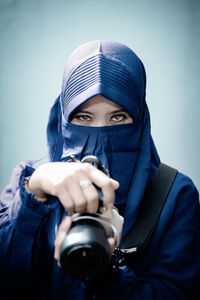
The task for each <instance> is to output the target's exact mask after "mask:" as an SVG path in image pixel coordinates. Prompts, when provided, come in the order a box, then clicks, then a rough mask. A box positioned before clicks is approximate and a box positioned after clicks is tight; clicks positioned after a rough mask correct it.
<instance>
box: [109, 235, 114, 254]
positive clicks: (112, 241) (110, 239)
mask: <svg viewBox="0 0 200 300" xmlns="http://www.w3.org/2000/svg"><path fill="white" fill-rule="evenodd" d="M108 243H109V245H110V251H111V254H112V253H113V252H114V251H115V239H114V238H113V237H110V238H108Z"/></svg>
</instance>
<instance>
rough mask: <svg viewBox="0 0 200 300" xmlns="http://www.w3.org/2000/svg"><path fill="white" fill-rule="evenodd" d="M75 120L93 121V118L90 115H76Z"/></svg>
mask: <svg viewBox="0 0 200 300" xmlns="http://www.w3.org/2000/svg"><path fill="white" fill-rule="evenodd" d="M73 120H78V121H91V120H92V118H91V116H89V115H74V116H73Z"/></svg>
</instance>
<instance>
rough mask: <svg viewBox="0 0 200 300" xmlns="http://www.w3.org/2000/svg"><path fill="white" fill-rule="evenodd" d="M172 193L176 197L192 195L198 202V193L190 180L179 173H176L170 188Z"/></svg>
mask: <svg viewBox="0 0 200 300" xmlns="http://www.w3.org/2000/svg"><path fill="white" fill-rule="evenodd" d="M172 191H174V192H175V193H176V194H177V195H178V196H184V195H186V196H188V195H193V196H194V197H195V198H197V199H198V200H199V192H198V190H197V188H196V186H195V184H194V182H193V181H192V179H191V178H190V177H188V176H186V175H184V174H183V173H181V172H178V173H177V176H176V178H175V180H174V184H173V186H172Z"/></svg>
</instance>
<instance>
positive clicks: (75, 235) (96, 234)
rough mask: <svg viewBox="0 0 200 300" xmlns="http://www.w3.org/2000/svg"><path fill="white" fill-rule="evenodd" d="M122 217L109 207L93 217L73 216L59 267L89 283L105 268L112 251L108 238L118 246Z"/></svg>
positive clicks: (75, 277) (63, 245) (90, 215)
mask: <svg viewBox="0 0 200 300" xmlns="http://www.w3.org/2000/svg"><path fill="white" fill-rule="evenodd" d="M122 227H123V217H122V216H120V215H119V213H118V211H117V209H116V208H115V207H112V209H110V210H105V208H104V207H101V208H100V209H99V212H98V213H96V214H88V213H83V214H79V213H76V214H74V215H73V216H72V227H71V229H70V230H69V232H68V234H67V236H66V238H65V240H64V241H63V243H62V245H61V249H60V257H61V258H60V264H61V267H62V269H63V270H64V271H66V272H67V273H68V274H69V275H70V276H71V277H72V278H73V279H79V280H91V279H94V278H97V277H99V276H100V275H102V274H103V273H104V272H105V271H106V270H107V268H108V266H109V263H110V259H111V251H110V245H109V243H108V240H107V239H108V238H109V237H112V238H114V240H115V246H116V247H117V246H118V245H119V243H120V239H121V232H122Z"/></svg>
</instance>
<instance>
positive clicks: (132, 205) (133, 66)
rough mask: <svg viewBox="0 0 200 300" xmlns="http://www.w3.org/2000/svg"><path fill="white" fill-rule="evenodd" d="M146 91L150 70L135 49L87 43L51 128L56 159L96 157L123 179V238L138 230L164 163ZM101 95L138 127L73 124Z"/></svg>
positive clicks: (68, 76)
mask: <svg viewBox="0 0 200 300" xmlns="http://www.w3.org/2000/svg"><path fill="white" fill-rule="evenodd" d="M145 93H146V74H145V69H144V66H143V64H142V62H141V60H140V59H139V58H138V57H137V55H136V54H135V53H134V52H133V51H132V50H131V49H130V48H128V47H127V46H125V45H123V44H120V43H116V42H110V41H93V42H89V43H86V44H84V45H82V46H80V47H79V48H77V49H76V50H75V51H74V52H73V53H72V54H71V56H70V57H69V59H68V61H67V64H66V66H65V70H64V75H63V84H62V90H61V94H60V95H59V96H58V98H57V99H56V101H55V103H54V105H53V107H52V109H51V111H50V117H49V122H48V127H47V139H48V148H49V155H50V160H51V161H66V160H68V158H69V156H70V155H71V154H73V155H75V156H76V157H77V158H78V159H81V158H82V157H84V156H85V155H91V154H92V155H96V156H97V157H98V158H99V159H100V161H101V163H102V164H103V165H104V166H105V167H106V168H108V170H109V171H110V175H111V177H112V178H114V179H116V180H118V181H119V183H120V188H119V189H118V190H117V191H116V200H115V205H116V206H117V207H118V209H119V211H120V212H121V213H122V214H123V215H124V218H125V221H124V228H123V237H124V236H125V235H126V233H127V232H128V231H129V230H130V228H131V227H132V226H133V224H134V222H135V220H136V216H137V211H138V208H139V206H140V203H141V201H142V198H143V195H144V191H145V189H146V186H147V183H148V181H149V180H150V179H151V178H152V177H153V175H154V173H155V171H156V169H157V167H158V166H159V164H160V160H159V157H158V154H157V151H156V148H155V146H154V143H153V140H152V137H151V130H150V116H149V111H148V107H147V104H146V101H145ZM98 94H101V95H103V96H104V97H106V98H108V99H109V100H111V101H113V102H115V103H116V104H118V105H120V106H121V107H123V108H125V109H126V110H127V111H128V112H129V113H130V115H131V117H132V118H133V123H131V124H125V125H114V126H105V127H87V126H80V125H75V124H71V123H70V117H71V115H72V113H73V112H74V111H75V110H76V109H77V108H78V106H80V105H81V104H83V103H84V102H85V101H87V100H89V99H90V98H92V97H94V96H95V95H98Z"/></svg>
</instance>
